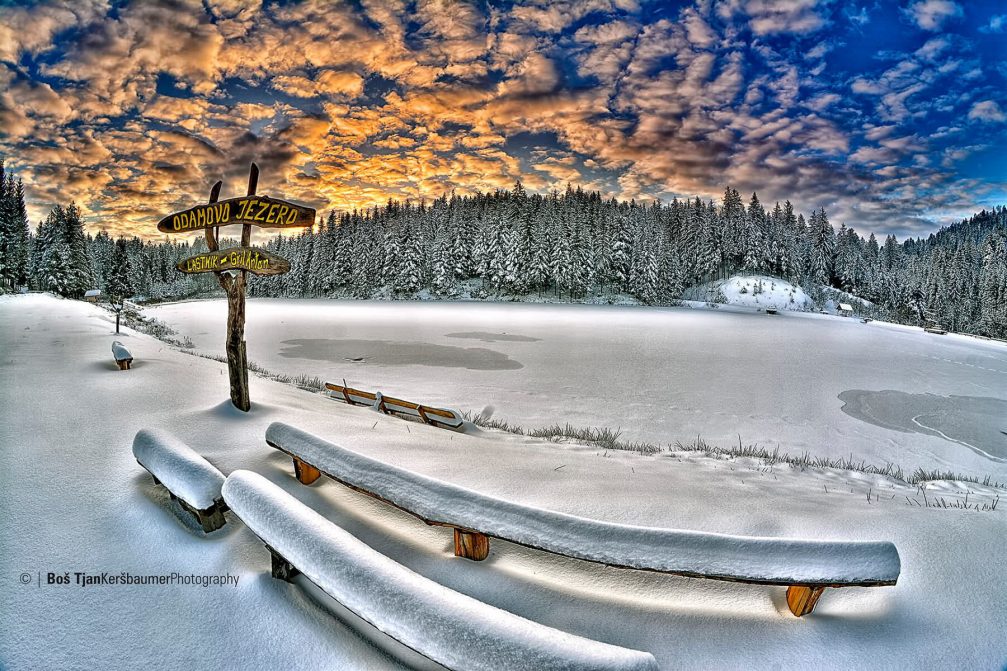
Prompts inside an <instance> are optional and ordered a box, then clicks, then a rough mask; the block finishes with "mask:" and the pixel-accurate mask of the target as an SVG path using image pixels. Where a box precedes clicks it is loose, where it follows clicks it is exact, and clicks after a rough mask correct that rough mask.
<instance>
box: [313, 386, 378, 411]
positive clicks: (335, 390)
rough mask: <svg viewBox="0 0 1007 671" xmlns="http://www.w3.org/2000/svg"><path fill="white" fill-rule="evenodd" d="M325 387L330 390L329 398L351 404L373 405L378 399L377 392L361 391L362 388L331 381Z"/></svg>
mask: <svg viewBox="0 0 1007 671" xmlns="http://www.w3.org/2000/svg"><path fill="white" fill-rule="evenodd" d="M325 389H326V390H328V391H329V398H334V399H336V400H339V401H344V402H346V403H347V404H349V405H366V406H372V405H374V402H375V400H376V399H377V394H375V393H374V392H371V391H361V390H360V389H354V388H353V387H345V386H343V385H338V384H333V383H331V382H326V383H325Z"/></svg>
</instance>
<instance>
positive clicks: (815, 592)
mask: <svg viewBox="0 0 1007 671" xmlns="http://www.w3.org/2000/svg"><path fill="white" fill-rule="evenodd" d="M266 442H267V443H269V445H271V446H272V447H274V448H276V449H279V450H281V451H283V452H285V453H287V454H288V455H289V456H290V457H291V458H292V459H293V461H294V470H295V473H296V475H297V479H298V480H299V481H300V482H301V483H303V484H311V483H312V482H314V481H315V480H317V479H318V478H319V477H320V475H321V474H322V473H325V474H326V475H328V476H329V477H330V478H332V479H334V480H336V481H338V482H340V483H342V484H344V485H346V486H348V487H351V488H352V489H355V490H357V491H361V492H363V493H365V494H369V495H371V496H373V497H375V498H378V499H380V500H382V501H385V502H387V503H390V504H392V505H394V506H396V507H397V508H400V509H402V510H404V511H405V512H408V513H410V514H412V515H414V516H415V517H418V518H420V519H421V520H423V521H424V522H426V523H427V524H432V525H438V526H447V527H453V528H454V536H455V555H456V556H459V557H466V558H468V559H475V560H481V559H485V558H486V556H487V554H488V553H489V537H491V536H492V537H495V538H500V539H502V540H507V541H510V542H512V543H518V544H520V545H525V546H527V547H531V548H536V549H539V550H545V551H547V552H552V553H555V554H560V555H564V556H567V557H574V558H577V559H583V560H586V561H593V562H599V563H602V564H606V565H609V566H614V567H618V568H633V569H645V570H651V571H660V572H664V573H673V574H676V575H682V576H688V577H695V578H713V579H717V580H728V581H734V582H746V583H757V584H766V585H785V586H787V588H788V589H787V603H788V605H789V606H790V609H791V611H792V612H793V613H794V615H797V616H798V617H800V616H802V615H806V614H807V613H810V612H811V611H812V610H813V609H814V607H815V604H816V603H817V601H818V597H819V596H821V594H822V591H823V590H824V589H825V588H826V587H877V586H883V585H894V584H895V583H896V581H897V580H898V577H899V571H900V560H899V553H898V550H896V548H895V546H894V545H893V544H892V543H889V542H887V541H814V540H798V539H785V538H759V537H749V536H732V535H726V534H716V533H705V532H700V531H681V530H675V529H660V528H651V527H638V526H630V525H624V524H614V523H611V522H601V521H597V520H590V519H585V518H582V517H575V516H573V515H568V514H564V513H558V512H553V511H550V510H542V509H538V508H531V507H528V506H523V505H520V504H517V503H512V502H510V501H504V500H502V499H498V498H494V497H491V496H487V495H484V494H480V493H479V492H475V491H472V490H469V489H465V488H463V487H459V486H456V485H452V484H449V483H446V482H441V481H439V480H434V479H432V478H428V477H426V476H423V475H418V474H415V473H411V472H409V471H406V470H403V469H400V468H396V467H395V466H391V465H389V464H385V463H383V462H380V461H377V460H375V459H371V458H370V457H366V456H364V455H361V454H358V453H356V452H353V451H351V450H348V449H346V448H343V447H340V446H338V445H335V444H333V443H330V442H328V441H326V440H323V439H322V438H319V437H317V436H314V435H312V434H310V433H307V432H305V431H301V430H300V429H297V428H295V427H292V426H289V425H286V424H283V423H281V422H273V423H272V424H270V425H269V428H268V429H267V430H266Z"/></svg>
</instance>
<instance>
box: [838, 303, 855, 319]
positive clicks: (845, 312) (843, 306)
mask: <svg viewBox="0 0 1007 671" xmlns="http://www.w3.org/2000/svg"><path fill="white" fill-rule="evenodd" d="M839 314H841V315H842V316H844V317H852V316H853V306H852V305H850V304H849V303H840V304H839Z"/></svg>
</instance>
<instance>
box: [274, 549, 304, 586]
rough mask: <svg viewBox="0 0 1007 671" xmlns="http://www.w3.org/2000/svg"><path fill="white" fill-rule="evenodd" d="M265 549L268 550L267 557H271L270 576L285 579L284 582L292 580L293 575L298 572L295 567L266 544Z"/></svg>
mask: <svg viewBox="0 0 1007 671" xmlns="http://www.w3.org/2000/svg"><path fill="white" fill-rule="evenodd" d="M266 549H267V550H269V557H270V559H271V567H270V573H271V574H272V576H273V577H274V578H276V579H278V580H285V581H286V582H291V581H293V579H294V577H295V576H296V575H297V574H299V573H300V571H299V570H298V569H297V567H296V566H294V565H293V564H291V563H290V562H288V561H287V560H286V559H284V558H283V557H281V556H280V555H279V554H277V552H276V550H274V549H273V548H271V547H269V546H268V545H267V546H266Z"/></svg>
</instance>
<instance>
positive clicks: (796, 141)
mask: <svg viewBox="0 0 1007 671" xmlns="http://www.w3.org/2000/svg"><path fill="white" fill-rule="evenodd" d="M882 5H885V6H882ZM992 9H995V7H993V6H992V5H990V7H985V6H984V5H983V3H981V2H978V3H969V4H968V5H967V6H962V5H959V4H957V3H955V2H953V1H951V0H917V1H914V2H910V3H908V4H907V5H905V6H904V7H902V8H899V7H896V6H890V7H889V6H887V3H874V2H866V1H865V2H851V3H837V2H833V1H830V0H795V1H794V2H787V3H781V2H773V1H770V0H699V1H697V2H679V3H668V2H656V1H655V2H646V1H644V0H639V1H638V0H561V1H547V0H525V1H519V2H506V3H503V2H502V3H492V4H489V5H487V4H485V3H467V2H456V1H449V0H415V1H413V0H410V1H408V2H407V1H405V0H360V1H359V2H353V3H350V2H346V3H332V2H323V1H321V0H317V1H306V2H283V3H276V2H262V3H256V2H243V1H237V0H144V1H142V2H141V1H139V0H133V1H127V2H121V3H115V4H114V7H113V6H112V3H109V2H107V1H105V0H81V1H79V2H73V3H68V2H55V1H54V0H43V1H41V2H34V3H31V4H29V5H25V6H9V5H5V6H3V7H0V153H2V154H3V155H5V156H6V157H7V159H8V166H9V167H11V168H13V170H14V171H15V172H16V173H17V174H18V175H19V176H21V177H23V178H24V179H25V182H26V186H27V188H28V197H29V201H30V207H31V212H30V215H31V217H32V218H33V219H34V220H38V219H40V218H41V217H43V216H44V214H45V212H46V211H47V209H48V208H49V207H51V206H52V205H53V204H55V203H57V202H66V201H67V200H69V199H75V200H76V201H77V202H78V204H79V205H81V206H82V207H83V209H84V212H85V214H86V216H87V221H88V224H89V226H90V227H91V228H92V229H96V228H107V229H109V230H110V231H111V232H113V233H127V234H139V235H144V236H146V235H150V233H151V226H150V223H151V221H152V219H154V218H156V217H157V216H159V215H160V214H163V213H164V212H167V211H170V210H173V209H178V208H181V207H185V206H187V205H190V204H191V203H192V201H193V200H194V199H196V198H201V197H202V195H203V192H204V191H205V190H206V189H207V187H208V185H209V184H210V183H212V182H213V181H215V180H216V179H219V178H222V179H224V180H225V192H226V193H237V192H240V189H241V188H242V184H241V183H242V180H243V178H244V174H245V171H246V170H247V163H248V162H249V161H251V160H256V161H258V162H259V164H260V166H261V167H262V168H263V181H262V185H263V188H264V189H265V190H268V191H269V192H270V193H272V194H275V195H277V196H284V197H288V198H293V199H297V200H301V201H304V202H306V203H308V204H310V205H313V206H315V207H318V208H322V209H327V208H353V207H366V206H369V205H372V204H377V203H382V202H384V201H385V200H386V199H387V198H389V197H396V198H432V197H437V196H440V195H443V194H445V193H449V192H450V191H452V190H454V191H456V192H458V193H466V192H472V191H476V190H492V189H496V188H509V187H510V186H511V185H512V184H513V183H514V181H515V180H518V179H521V180H522V181H523V182H524V184H525V186H526V187H527V188H529V189H533V190H541V191H544V190H548V189H553V188H564V187H565V186H566V184H569V183H573V184H577V185H581V186H584V187H585V188H590V189H597V190H599V191H601V192H602V193H603V194H604V195H605V196H616V197H624V198H638V199H646V198H664V199H667V198H670V197H674V196H680V197H688V196H692V195H698V196H701V197H704V198H716V197H718V196H719V195H720V194H721V193H722V192H723V188H724V186H726V185H728V184H730V185H732V186H735V187H736V188H738V189H740V190H743V191H745V192H752V191H758V192H759V195H760V197H761V199H762V200H763V201H764V202H770V203H771V202H772V201H774V200H778V199H785V198H789V199H791V200H792V201H793V202H794V203H795V205H797V206H798V207H799V208H800V209H803V210H804V211H806V212H807V211H810V210H811V209H812V208H817V207H823V206H824V207H826V208H828V209H829V212H830V216H831V218H832V220H833V221H836V222H837V223H838V222H840V221H845V222H846V223H848V224H850V225H854V226H857V227H858V228H860V229H862V230H874V231H877V232H879V233H880V232H896V233H897V234H900V235H905V234H916V233H925V232H927V231H929V230H932V229H933V228H934V227H935V226H936V225H937V224H939V223H946V221H947V219H948V218H949V217H954V216H961V215H964V214H966V213H967V212H969V211H971V210H972V209H974V208H976V207H979V206H982V205H984V204H986V203H987V202H991V201H992V200H993V199H996V198H1003V197H1004V196H1005V193H1004V188H1005V187H1004V184H1003V177H1002V175H996V174H994V173H993V172H983V170H984V168H982V166H983V165H985V164H982V163H981V162H979V160H978V158H976V157H982V156H984V155H987V154H988V153H989V152H991V151H995V150H997V148H1003V147H1004V145H1005V142H1004V138H1005V134H1007V130H1005V128H1004V121H1005V119H1004V112H1003V110H1004V106H1005V105H1007V100H1005V99H1004V93H1003V91H1004V88H1005V87H1004V85H1003V83H1004V81H1003V77H1004V69H1003V65H1002V55H1001V54H1000V49H1001V47H1000V46H998V45H997V44H996V39H997V37H999V36H998V35H996V33H998V32H999V31H1001V30H1002V26H1003V17H1002V16H1001V15H1000V14H996V13H995V12H994V11H991V10H992ZM937 31H940V34H939V35H935V34H934V33H935V32H937ZM976 128H981V129H982V133H981V134H980V135H979V136H977V135H976V133H975V132H974V130H975V129H976Z"/></svg>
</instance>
